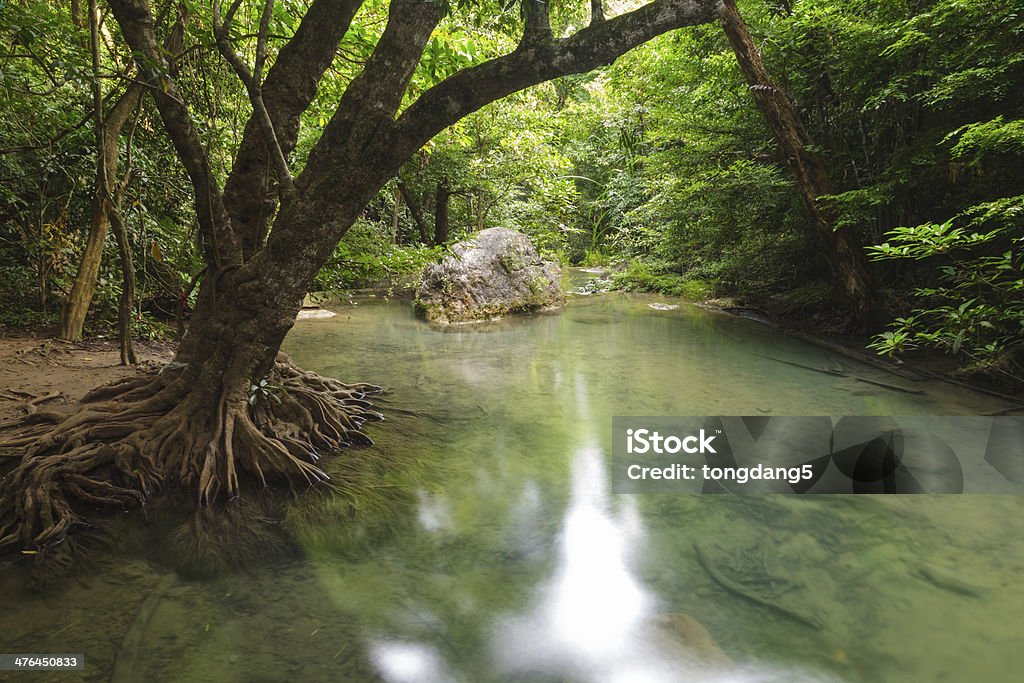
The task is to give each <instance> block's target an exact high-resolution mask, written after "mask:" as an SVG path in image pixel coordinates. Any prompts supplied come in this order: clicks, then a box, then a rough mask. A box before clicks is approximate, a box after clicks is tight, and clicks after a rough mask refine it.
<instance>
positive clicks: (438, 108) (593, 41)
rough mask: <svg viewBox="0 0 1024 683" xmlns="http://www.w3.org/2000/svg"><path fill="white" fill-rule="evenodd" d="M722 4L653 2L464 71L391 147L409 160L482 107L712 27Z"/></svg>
mask: <svg viewBox="0 0 1024 683" xmlns="http://www.w3.org/2000/svg"><path fill="white" fill-rule="evenodd" d="M721 7H722V2H721V0H655V2H652V3H649V4H647V5H644V6H643V7H640V8H639V9H636V10H633V11H632V12H627V13H626V14H622V15H619V16H617V17H614V18H612V19H608V20H606V21H601V22H597V23H596V24H595V23H591V24H590V26H588V27H587V28H584V29H582V30H580V31H579V32H577V33H575V34H573V35H572V36H570V37H568V38H564V39H561V40H554V41H552V42H551V43H550V44H548V45H536V44H534V43H532V42H528V41H527V42H524V43H522V44H520V47H519V48H517V49H516V50H515V51H514V52H512V53H510V54H508V55H505V56H504V57H498V58H496V59H492V60H489V61H487V62H484V63H483V64H480V65H477V66H475V67H471V68H469V69H464V70H463V71H460V72H458V73H456V74H455V75H454V76H451V77H449V78H447V79H445V80H444V81H442V82H441V83H439V84H437V85H436V86H434V87H433V88H431V89H430V90H428V91H427V92H425V93H423V95H422V96H420V98H419V99H418V100H417V101H416V102H415V103H413V104H412V106H410V107H409V108H408V109H406V110H405V112H403V113H402V115H401V116H400V117H399V119H398V121H397V122H396V125H395V128H394V131H393V135H392V140H391V143H392V144H393V145H395V146H396V153H397V154H399V155H400V156H403V157H405V156H411V155H412V154H414V153H415V152H416V150H417V149H419V148H420V147H422V146H423V145H425V144H426V143H427V142H429V141H430V139H431V138H433V137H434V136H435V135H437V134H438V133H440V132H441V131H442V130H444V129H445V128H447V127H448V126H450V125H452V124H453V123H455V122H456V121H458V120H459V119H461V118H463V117H464V116H467V115H468V114H471V113H473V112H474V111H476V110H477V109H479V108H480V107H482V106H484V105H485V104H488V103H489V102H493V101H495V100H499V99H501V98H502V97H505V96H507V95H510V94H512V93H514V92H516V91H519V90H522V89H524V88H528V87H529V86H531V85H536V84H537V83H542V82H544V81H547V80H551V79H553V78H558V77H560V76H566V75H568V74H574V73H586V72H588V71H591V70H593V69H595V68H597V67H599V66H602V65H604V64H610V63H611V62H613V61H615V60H616V59H617V58H618V57H619V56H621V55H622V54H624V53H626V52H628V51H629V50H631V49H633V48H634V47H636V46H638V45H640V44H642V43H644V42H647V41H648V40H651V39H652V38H654V37H655V36H658V35H661V34H662V33H666V32H667V31H671V30H672V29H676V28H681V27H683V26H693V25H696V24H703V23H708V22H711V21H714V20H716V19H717V18H718V15H719V12H720V10H721Z"/></svg>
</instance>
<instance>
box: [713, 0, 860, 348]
mask: <svg viewBox="0 0 1024 683" xmlns="http://www.w3.org/2000/svg"><path fill="white" fill-rule="evenodd" d="M721 16H722V18H721V21H722V26H723V28H724V29H725V34H726V36H727V37H728V39H729V43H730V44H731V45H732V49H733V52H734V53H735V54H736V61H737V63H738V64H739V67H740V72H741V73H742V74H743V77H744V78H745V79H746V81H747V83H748V84H749V85H750V91H751V93H752V94H753V96H754V101H755V102H756V103H757V107H758V109H760V110H761V113H762V114H764V118H765V121H766V122H767V124H768V128H769V129H770V130H771V131H772V135H773V136H774V137H775V139H776V141H777V142H778V144H779V147H780V148H781V149H782V152H783V154H784V156H785V158H786V163H787V164H788V165H789V168H790V170H791V171H792V172H793V175H794V177H795V178H796V182H797V186H798V188H799V189H800V195H801V197H802V198H803V200H804V203H805V204H806V205H807V208H808V210H809V211H810V213H811V217H812V220H813V223H814V228H815V232H816V233H817V236H818V239H819V240H820V242H821V245H822V248H823V250H824V253H825V258H826V260H827V261H828V264H829V266H830V268H831V270H832V273H833V275H834V277H835V280H836V282H837V284H838V285H839V287H840V288H841V289H842V291H843V293H844V294H845V296H846V298H847V300H848V301H849V303H850V306H851V310H852V314H853V322H854V323H855V325H856V326H857V327H859V328H860V329H861V330H864V329H866V328H867V326H869V325H870V324H871V323H873V322H874V319H875V317H876V315H877V313H878V310H877V309H878V304H877V300H876V297H875V289H874V286H873V285H872V282H871V277H870V274H869V272H868V265H867V258H866V257H865V255H864V249H863V247H862V246H861V245H860V244H859V243H858V240H857V236H856V235H854V234H853V233H852V232H851V231H850V230H846V229H836V227H835V210H834V208H833V207H832V205H831V202H830V201H829V200H828V199H827V198H826V197H827V196H828V195H831V194H832V193H833V187H832V181H831V178H830V177H829V172H828V166H827V165H826V163H825V160H824V159H823V158H822V157H821V155H820V154H818V153H817V152H815V151H814V150H813V148H812V144H813V143H812V140H811V139H810V136H809V135H808V134H807V131H806V129H805V128H804V126H803V124H802V123H801V121H800V117H799V116H798V114H797V112H796V109H795V107H794V106H793V104H792V102H790V100H789V97H787V95H786V93H784V92H783V91H782V90H781V89H779V88H778V87H777V86H776V85H775V83H774V82H773V81H772V79H771V77H770V76H769V75H768V71H767V70H766V69H765V68H764V64H763V62H762V61H761V53H760V51H759V50H758V49H757V46H756V45H755V44H754V41H753V40H752V39H751V37H750V32H749V31H748V30H747V27H746V24H745V23H744V22H743V18H742V17H741V16H740V13H739V10H738V9H737V8H736V2H735V0H725V2H724V8H723V11H722V15H721Z"/></svg>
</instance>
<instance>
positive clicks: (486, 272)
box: [416, 228, 565, 323]
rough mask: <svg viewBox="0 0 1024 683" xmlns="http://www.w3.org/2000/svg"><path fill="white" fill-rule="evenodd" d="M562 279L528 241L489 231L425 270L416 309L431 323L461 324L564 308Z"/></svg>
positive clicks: (502, 231)
mask: <svg viewBox="0 0 1024 683" xmlns="http://www.w3.org/2000/svg"><path fill="white" fill-rule="evenodd" d="M560 277H561V269H560V268H559V267H558V265H557V264H556V263H552V262H550V261H544V260H543V259H541V258H540V256H538V255H537V250H536V249H535V248H534V246H533V244H532V243H531V242H530V238H529V237H527V236H526V235H524V234H522V233H520V232H516V231H515V230H509V229H507V228H489V229H487V230H484V231H482V232H480V233H477V234H476V235H475V236H473V237H471V238H469V239H467V240H463V241H461V242H459V243H457V244H455V245H454V246H453V247H452V253H451V254H449V255H448V256H445V257H444V259H443V260H442V261H441V262H440V263H435V264H432V265H430V266H427V269H426V270H425V271H424V274H423V284H421V285H420V288H419V290H418V291H417V293H416V310H417V312H418V313H419V314H420V315H422V316H423V317H425V318H426V319H427V320H430V321H432V322H438V323H460V322H472V321H477V320H489V319H492V318H497V317H501V316H503V315H506V314H509V313H529V312H532V311H538V310H546V309H553V308H560V307H561V306H564V305H565V294H564V293H563V292H562V288H561V286H560V285H559V279H560Z"/></svg>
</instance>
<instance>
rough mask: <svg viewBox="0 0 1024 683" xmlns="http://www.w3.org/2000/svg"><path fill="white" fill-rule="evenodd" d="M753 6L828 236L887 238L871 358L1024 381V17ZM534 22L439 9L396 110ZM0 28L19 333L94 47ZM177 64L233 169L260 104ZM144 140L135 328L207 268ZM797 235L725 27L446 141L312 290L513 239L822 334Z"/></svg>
mask: <svg viewBox="0 0 1024 683" xmlns="http://www.w3.org/2000/svg"><path fill="white" fill-rule="evenodd" d="M293 4H294V3H291V2H283V3H282V2H279V3H277V4H276V5H275V12H274V14H273V20H272V25H271V27H270V33H271V35H282V36H287V35H289V34H290V33H291V32H292V31H294V29H295V26H296V25H297V19H298V17H300V16H301V13H302V12H301V8H300V7H298V5H295V6H293ZM192 9H193V11H194V12H199V13H202V12H206V11H208V10H207V9H204V8H203V7H201V6H199V4H197V6H196V7H193V8H192ZM740 10H741V12H742V13H743V15H744V17H745V18H746V20H747V23H748V24H749V26H750V28H751V31H752V33H753V34H754V38H755V40H756V42H757V44H758V45H759V47H760V49H761V51H762V54H763V58H764V60H765V63H766V66H767V68H768V70H769V72H770V73H771V75H772V77H773V79H774V81H775V82H776V83H777V84H778V86H779V87H780V88H781V89H782V90H784V91H785V93H786V94H787V95H788V96H789V97H790V98H791V99H792V101H793V102H794V103H795V104H796V106H797V109H798V111H799V113H800V116H801V118H802V120H803V124H804V126H805V127H806V128H807V131H808V133H809V135H810V137H811V138H812V139H813V140H814V141H815V145H816V149H817V151H818V152H819V153H820V154H822V155H823V157H824V158H825V159H826V160H827V162H828V164H829V170H830V172H831V176H832V181H833V184H834V186H835V191H836V194H835V195H834V197H832V198H831V201H832V202H833V204H834V206H835V207H836V209H837V221H836V225H837V227H839V228H842V229H846V230H852V231H854V232H855V233H856V235H857V236H858V237H859V239H860V241H861V242H862V243H863V244H865V245H874V246H871V247H870V248H869V254H870V255H871V256H872V258H874V259H875V261H874V267H875V272H874V276H875V278H876V283H877V285H878V286H879V288H880V290H881V291H882V292H883V294H884V297H883V298H884V301H885V303H886V304H887V305H888V308H889V309H890V312H891V317H892V319H893V320H894V322H893V323H892V325H891V326H890V327H889V328H888V329H887V331H884V332H883V333H882V334H880V335H879V336H878V337H877V338H876V339H875V341H874V342H873V345H874V347H875V348H876V349H878V350H879V352H886V353H896V352H902V351H905V350H909V349H914V348H941V349H943V350H945V351H948V352H951V353H955V354H959V355H961V356H963V357H964V358H965V359H966V360H967V361H968V362H969V363H970V364H971V366H972V367H975V368H977V367H982V368H986V369H989V370H991V371H993V372H995V373H998V374H1001V375H1003V376H1011V377H1016V378H1018V379H1019V378H1021V377H1022V376H1024V368H1022V360H1021V358H1022V354H1024V350H1022V347H1024V305H1022V304H1021V301H1022V299H1024V296H1022V294H1024V274H1022V267H1024V264H1022V260H1024V256H1022V244H1021V241H1022V239H1024V218H1022V215H1024V208H1022V206H1024V163H1022V159H1024V125H1022V123H1021V115H1022V110H1024V94H1022V88H1021V85H1022V83H1024V49H1022V48H1024V3H1022V2H1020V1H1019V0H1015V1H1011V2H994V1H992V0H916V1H914V2H908V1H907V0H879V1H877V2H863V1H862V0H802V1H798V2H789V1H783V2H777V1H774V0H772V1H769V2H765V1H763V0H750V1H748V2H741V3H740ZM606 11H607V12H608V13H609V14H614V13H615V9H614V6H612V5H610V6H609V7H608V8H607V9H606ZM360 12H361V13H363V16H364V18H365V20H364V21H360V22H355V23H354V24H353V27H352V29H350V31H349V33H348V35H347V36H346V37H345V39H344V41H343V43H342V49H341V50H340V52H339V55H338V58H337V59H336V61H335V64H334V65H333V67H332V71H331V72H330V73H331V76H330V77H329V78H328V79H327V81H326V82H325V83H324V85H323V87H322V88H321V91H320V93H319V95H318V99H317V101H316V102H314V105H313V106H312V107H311V108H310V109H309V110H308V111H307V112H306V114H305V117H304V119H303V128H302V130H301V132H300V139H299V143H298V145H297V146H296V149H295V151H294V153H293V155H292V156H293V157H294V159H295V161H296V163H298V164H301V163H302V161H303V159H304V157H305V155H306V154H308V152H309V149H310V146H311V145H312V143H313V141H315V140H316V139H317V138H318V137H319V130H320V129H321V128H322V127H323V126H324V124H325V123H326V121H327V118H328V117H329V113H330V112H329V107H330V103H331V102H334V101H336V100H337V98H338V95H339V93H340V92H342V91H343V90H344V88H345V87H346V85H347V84H348V83H349V82H350V81H351V79H352V78H353V77H354V76H355V74H356V73H358V72H359V69H360V68H361V65H362V64H363V63H365V61H366V60H367V59H368V57H369V55H370V53H371V51H372V49H373V45H374V43H375V41H376V38H377V36H378V35H379V31H380V30H382V28H383V23H384V18H385V17H386V12H387V5H386V3H384V2H382V1H375V2H370V3H367V4H366V5H365V6H364V7H363V8H362V10H360ZM170 14H172V13H170V12H165V15H167V16H164V17H163V18H162V20H163V21H165V22H169V21H170V18H169V15H170ZM243 15H244V16H243ZM256 16H257V15H256V12H255V10H254V11H252V12H250V13H249V14H245V12H243V13H242V14H240V16H239V19H238V21H236V28H235V30H236V32H237V33H238V40H239V45H240V46H241V48H240V49H251V45H250V44H249V43H246V42H245V40H244V35H245V32H246V31H248V30H250V29H252V23H253V22H254V21H255V18H256ZM586 21H587V7H586V5H585V3H582V2H580V3H557V4H555V5H554V10H553V15H552V25H553V27H554V30H555V32H556V34H557V33H562V34H565V33H568V32H569V31H571V30H572V29H574V28H576V27H578V26H580V25H582V24H584V23H585V22H586ZM521 22H522V17H521V15H520V12H519V10H518V8H517V7H516V6H515V5H507V4H504V3H488V2H483V3H475V2H474V3H451V6H450V14H449V16H448V17H447V18H446V19H445V20H444V21H443V22H442V24H441V26H440V27H439V28H438V29H437V30H436V31H435V33H434V35H433V37H432V38H431V41H430V43H429V44H428V48H427V50H426V53H425V55H424V57H423V59H422V60H421V62H420V65H419V67H418V69H417V72H416V74H415V76H414V78H413V81H412V84H411V85H410V88H409V92H408V93H407V94H406V100H407V102H406V103H408V102H410V101H412V100H413V99H414V98H415V97H416V95H417V94H418V93H420V92H422V91H423V90H424V89H426V88H428V87H430V86H431V85H433V84H435V83H437V82H439V81H441V80H443V79H444V78H445V77H446V76H448V75H450V74H451V73H453V72H454V71H456V70H458V69H460V68H463V67H466V66H470V65H472V64H476V63H479V62H481V61H483V60H484V59H487V58H489V57H491V56H494V55H495V54H499V53H501V52H503V51H507V50H509V49H510V48H511V47H512V46H514V44H515V41H516V37H517V35H518V32H519V30H520V26H521ZM204 25H206V24H205V23H204V21H196V22H194V23H193V24H191V26H193V27H199V26H204ZM106 30H108V31H109V32H114V31H115V30H116V29H115V27H113V26H110V27H108V28H107V29H106ZM0 39H2V46H0V176H2V178H3V182H0V203H2V209H0V274H2V279H3V291H2V293H0V294H2V310H3V315H4V317H5V319H6V320H8V321H12V320H13V321H17V322H27V321H31V320H33V319H37V318H38V317H39V315H40V314H43V313H45V314H48V315H50V316H51V317H52V315H53V313H54V311H55V310H56V309H57V307H58V306H59V303H60V300H61V299H62V297H63V296H64V295H66V293H67V288H68V282H69V277H70V275H71V274H73V272H74V269H75V267H76V263H77V259H78V255H79V253H80V251H81V249H82V243H83V239H84V231H85V229H86V228H87V226H88V218H89V217H88V211H89V191H90V182H91V175H92V173H93V172H94V163H95V162H94V154H95V152H94V150H93V144H92V137H91V133H90V130H89V125H90V106H91V100H90V95H89V78H90V70H89V57H88V50H87V41H86V31H85V28H84V27H83V22H82V19H81V17H74V16H72V11H71V6H70V5H69V4H67V3H51V2H43V3H35V2H28V1H27V0H13V1H12V0H7V1H5V2H3V4H2V11H0ZM105 47H106V49H105V52H104V54H103V74H104V78H103V89H104V92H105V93H106V95H107V98H108V101H109V100H110V99H112V98H113V97H116V96H117V94H118V93H119V92H120V91H121V90H122V89H123V87H124V81H125V80H126V76H127V74H128V73H129V71H130V66H129V59H128V55H127V54H126V51H125V50H124V48H123V46H122V45H121V43H119V42H118V41H115V40H108V41H106V43H105ZM271 47H272V49H273V48H274V45H272V46H271ZM181 59H183V60H186V61H188V62H189V64H190V66H191V67H194V68H191V69H189V70H187V71H186V72H184V73H187V74H188V77H187V78H183V79H182V81H181V83H180V84H179V87H180V88H181V89H182V90H183V91H184V92H187V94H188V95H189V97H190V101H191V102H193V103H201V105H200V106H201V107H202V109H203V110H202V111H201V112H198V113H199V114H200V117H199V118H200V119H201V121H202V124H203V126H204V127H203V129H202V130H201V135H202V136H203V140H204V142H205V144H206V145H207V146H208V147H209V149H210V150H211V158H212V159H214V160H215V161H216V163H217V164H218V166H219V168H217V169H216V170H217V172H218V173H219V174H220V175H221V176H222V177H223V175H224V174H226V173H227V171H228V169H229V168H230V165H231V162H232V160H231V158H230V155H229V154H228V153H227V150H230V149H232V148H233V144H234V143H235V142H236V141H237V139H238V138H239V136H240V135H241V130H240V127H241V125H243V122H244V120H245V118H247V116H248V109H247V107H248V102H247V101H246V99H245V95H244V92H243V91H242V89H241V88H240V86H239V84H238V81H237V79H235V78H234V77H233V75H232V74H231V73H230V70H229V69H228V68H227V66H226V65H225V64H224V62H223V60H222V59H220V56H219V55H218V54H217V52H216V49H215V48H214V47H213V46H212V41H211V37H210V36H209V35H205V34H204V33H203V32H202V31H201V30H199V29H198V28H190V29H189V34H188V35H187V37H186V49H185V50H184V52H183V55H182V57H181ZM136 131H137V132H136V133H135V137H134V141H133V151H132V154H133V157H134V162H133V168H134V170H133V174H134V175H133V177H132V180H131V184H130V186H129V188H130V189H129V191H128V199H129V201H128V208H127V210H126V222H127V224H128V226H129V229H130V230H131V233H132V234H131V239H132V244H133V251H134V254H135V257H136V259H137V261H138V263H137V269H138V270H139V277H140V290H141V291H140V294H141V296H140V298H141V302H140V311H139V314H140V315H141V311H142V310H145V311H149V312H152V313H155V314H158V315H160V314H161V311H163V313H162V315H163V316H164V317H165V318H166V317H167V316H168V315H170V314H171V311H173V309H174V307H175V304H176V302H177V300H178V299H179V298H180V297H181V296H182V295H187V293H188V283H189V281H190V280H191V278H192V276H193V275H194V274H195V273H196V272H197V271H198V269H199V263H198V261H197V257H196V250H195V247H194V241H195V216H194V211H193V209H192V207H191V196H190V195H189V193H188V192H187V191H186V190H185V189H183V188H186V187H187V184H186V183H185V182H184V180H183V178H184V176H183V172H182V170H181V167H180V165H179V164H178V163H177V162H176V160H175V158H174V156H173V152H172V150H171V148H170V146H169V144H168V142H167V140H166V139H164V137H163V136H162V134H161V132H160V127H159V125H157V123H156V115H155V112H154V111H153V110H152V104H151V103H150V102H148V100H146V101H145V102H144V104H143V106H142V107H141V108H140V111H139V112H138V118H137V125H136ZM122 144H124V141H122ZM125 153H127V150H125ZM807 221H808V212H807V209H806V207H805V206H804V205H802V204H801V201H800V198H799V196H798V194H797V192H796V189H795V186H794V181H793V178H792V177H791V175H790V173H789V172H788V170H787V168H786V166H785V164H784V163H783V160H782V159H781V158H780V154H779V150H778V147H777V145H776V144H775V142H774V141H773V139H772V136H771V133H770V131H769V129H768V128H767V127H766V125H765V121H764V120H763V118H762V116H761V115H760V113H759V112H758V110H757V109H756V108H755V107H754V103H753V100H752V98H751V93H750V90H749V88H748V86H747V84H746V83H745V82H744V80H743V78H742V77H741V75H740V72H739V70H738V69H737V65H736V59H735V56H734V54H733V53H732V51H731V49H730V47H729V44H728V42H727V41H726V40H725V37H724V35H723V33H722V31H721V29H720V27H718V26H716V25H714V24H710V25H705V26H701V27H697V28H695V29H692V30H687V31H677V32H673V33H670V34H667V35H665V36H662V37H661V38H659V39H657V40H655V41H652V42H651V43H649V44H647V45H645V46H643V47H642V48H639V49H637V50H634V51H633V52H631V53H629V54H627V55H626V56H625V57H623V58H621V59H620V60H618V61H617V62H616V63H615V64H614V65H612V66H610V67H607V68H606V69H604V70H602V71H599V72H596V73H594V74H590V75H587V76H574V77H567V78H563V79H561V80H558V81H555V82H552V83H548V84H545V85H542V86H537V87H535V88H532V89H530V90H528V91H525V92H523V93H520V94H518V95H514V96H512V97H510V98H507V99H505V100H503V101H500V102H496V103H493V104H491V105H488V106H487V107H485V108H484V109H483V110H481V111H479V112H477V113H475V114H473V115H471V116H470V117H468V118H466V119H464V120H463V121H461V122H460V123H458V124H457V125H455V126H453V127H452V128H450V129H448V130H446V131H444V132H443V133H441V134H440V135H439V136H437V137H436V138H435V139H434V140H433V141H432V142H431V143H430V144H429V145H428V146H426V147H425V148H424V149H423V150H422V151H421V152H420V153H419V154H418V155H417V157H416V158H415V159H414V160H413V161H412V162H410V163H409V164H407V165H406V166H405V167H404V168H403V169H402V171H401V173H400V174H399V176H398V178H396V179H395V180H394V181H392V182H391V183H390V184H389V185H388V187H386V188H385V189H384V190H383V191H382V192H381V193H380V194H379V195H378V196H377V197H376V198H375V199H374V200H373V201H372V202H371V203H370V204H369V205H368V206H367V207H366V209H365V210H364V212H363V216H362V218H361V220H360V222H359V223H358V225H357V227H356V228H355V229H353V230H351V231H350V232H349V233H348V234H347V235H346V236H345V238H344V240H343V242H342V243H341V244H340V245H339V247H338V250H337V252H336V254H335V257H334V258H333V259H332V260H331V262H330V263H329V264H328V266H326V267H325V269H324V270H323V272H322V273H321V276H320V278H319V281H318V282H319V286H322V287H324V288H354V287H361V286H370V285H377V284H381V283H387V284H389V285H395V284H405V285H408V284H410V283H411V282H412V281H413V280H414V277H415V273H416V272H418V270H419V269H420V268H421V267H422V265H423V264H424V263H425V262H426V261H428V260H429V259H431V258H434V257H436V255H437V254H438V253H439V252H440V250H441V249H443V246H444V244H445V243H450V242H451V241H453V240H455V239H458V238H460V237H462V236H464V235H466V234H469V233H471V232H473V231H475V230H478V229H480V228H483V227H490V226H495V225H500V226H506V227H512V228H516V229H520V230H523V231H525V232H527V233H529V234H530V235H532V236H533V237H534V239H535V240H536V241H537V243H538V245H539V246H540V248H541V249H542V251H543V252H545V253H546V254H548V255H550V256H553V257H556V258H559V259H560V260H562V261H563V262H566V263H573V264H584V265H606V266H611V267H613V268H616V269H617V270H620V271H622V272H621V273H620V274H619V275H617V276H616V278H615V282H616V283H617V285H618V286H620V287H622V288H633V289H636V288H646V289H653V290H657V291H661V292H664V293H668V294H679V295H684V296H691V297H710V296H721V297H732V298H735V299H739V300H746V301H747V302H749V303H753V304H757V305H761V306H764V307H767V308H770V309H772V310H773V311H775V312H777V313H779V314H782V315H788V316H791V317H794V318H802V319H805V320H807V319H812V318H814V317H817V318H818V322H819V324H821V325H827V324H828V322H829V312H830V310H832V307H833V305H834V303H835V302H834V294H835V292H834V291H833V289H834V288H833V287H832V285H831V283H830V281H829V273H828V270H827V267H826V265H825V263H824V262H823V260H822V258H821V257H820V246H819V244H818V243H817V242H816V241H815V239H814V238H813V236H811V235H810V233H809V232H808V231H807V229H806V225H807ZM108 252H109V253H108V254H107V258H106V259H105V265H104V267H103V270H102V271H101V280H100V287H99V289H98V290H97V294H96V300H95V301H96V305H95V306H94V309H93V318H92V320H93V329H94V330H98V329H101V328H103V327H104V326H105V321H109V319H110V318H112V317H113V316H114V315H115V314H116V306H115V305H114V303H113V302H114V301H115V300H116V297H117V292H118V286H119V285H118V282H119V280H118V277H117V276H116V272H117V269H118V256H117V250H116V249H115V248H114V246H113V245H112V244H111V245H109V247H108ZM877 331H879V332H882V330H877Z"/></svg>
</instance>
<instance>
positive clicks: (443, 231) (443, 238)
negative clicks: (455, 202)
mask: <svg viewBox="0 0 1024 683" xmlns="http://www.w3.org/2000/svg"><path fill="white" fill-rule="evenodd" d="M451 196H452V190H451V187H449V185H448V180H447V178H445V179H442V180H441V181H440V182H439V183H438V184H437V193H436V194H435V195H434V244H436V245H441V244H447V243H448V200H449V199H451Z"/></svg>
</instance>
